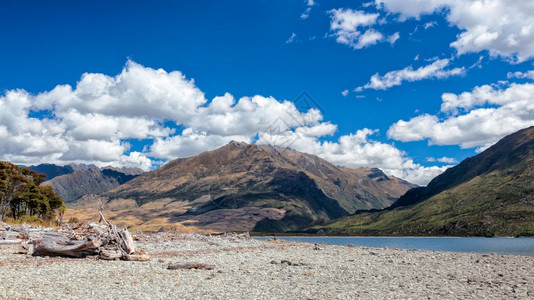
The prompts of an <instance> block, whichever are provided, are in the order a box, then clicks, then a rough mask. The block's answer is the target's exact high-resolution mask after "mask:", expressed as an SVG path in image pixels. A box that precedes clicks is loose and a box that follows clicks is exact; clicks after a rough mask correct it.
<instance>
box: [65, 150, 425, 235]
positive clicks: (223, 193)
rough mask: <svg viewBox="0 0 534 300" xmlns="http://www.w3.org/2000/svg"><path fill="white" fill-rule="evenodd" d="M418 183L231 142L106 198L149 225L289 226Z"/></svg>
mask: <svg viewBox="0 0 534 300" xmlns="http://www.w3.org/2000/svg"><path fill="white" fill-rule="evenodd" d="M58 178H59V177H58ZM412 187H415V185H413V184H411V183H409V182H406V181H404V180H401V179H399V178H395V177H393V176H387V175H385V174H384V173H383V172H382V171H380V170H379V169H374V168H359V169H350V168H346V167H340V166H335V165H332V164H331V163H329V162H327V161H325V160H323V159H321V158H319V157H317V156H314V155H311V154H306V153H301V152H298V151H295V150H292V149H289V148H280V147H277V146H268V145H251V144H246V143H239V142H231V143H229V144H227V145H226V146H223V147H221V148H219V149H216V150H214V151H207V152H203V153H201V154H199V155H196V156H193V157H189V158H180V159H176V160H173V161H170V162H168V163H166V164H165V165H164V166H162V167H160V168H158V169H156V170H154V171H151V172H146V173H143V174H141V175H139V176H138V177H136V178H134V179H132V180H130V181H128V182H126V183H124V184H122V185H120V186H117V187H115V188H114V189H111V190H109V191H107V192H104V193H100V196H99V197H103V198H102V199H104V201H105V202H106V207H108V208H109V210H110V211H109V215H110V219H111V220H115V221H116V222H117V223H118V224H124V225H129V226H133V227H135V228H139V229H143V230H158V229H161V228H167V227H168V228H170V227H173V226H178V225H179V226H183V227H188V228H195V229H198V230H206V231H216V232H224V231H250V230H254V231H262V232H284V231H289V230H300V229H303V228H305V227H307V226H310V225H312V224H316V223H323V222H327V221H330V220H334V219H337V218H340V217H342V216H346V215H349V214H351V213H354V212H355V211H357V210H362V209H379V208H385V207H388V206H390V205H391V204H392V203H394V202H395V201H396V200H397V199H398V197H400V196H401V195H403V194H404V193H405V192H406V191H407V190H409V189H410V188H412ZM87 197H89V198H91V197H93V198H94V197H96V196H87ZM87 197H86V198H87ZM81 203H83V201H77V203H76V205H78V206H79V205H80V204H81ZM121 222H122V223H121ZM173 224H174V225H173ZM177 224H178V225H177Z"/></svg>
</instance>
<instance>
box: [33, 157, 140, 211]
mask: <svg viewBox="0 0 534 300" xmlns="http://www.w3.org/2000/svg"><path fill="white" fill-rule="evenodd" d="M40 166H43V165H40ZM69 169H70V170H72V172H70V173H67V174H63V175H58V173H57V172H55V171H56V170H69ZM34 170H36V171H37V170H40V172H41V173H45V174H47V177H52V179H50V180H48V181H46V182H44V183H43V185H45V186H47V185H48V186H51V187H52V188H53V189H54V191H55V192H56V193H57V194H58V195H59V196H60V197H61V198H62V199H63V200H64V201H65V202H72V201H74V200H76V199H78V198H80V197H82V196H83V195H86V194H101V193H104V192H107V191H109V190H111V189H113V188H115V187H117V186H119V185H121V184H123V183H126V182H128V181H129V180H131V179H133V178H135V177H136V176H137V175H135V174H132V172H134V170H130V169H127V170H126V172H128V173H130V174H126V173H123V172H121V169H111V168H107V167H106V168H102V169H101V168H99V167H97V166H94V165H80V164H78V165H77V164H70V165H68V166H63V167H59V166H55V165H46V168H43V167H39V166H37V167H35V168H34ZM49 170H52V171H53V172H55V173H52V175H49V173H47V171H49ZM37 172H39V171H37ZM137 172H138V173H139V171H137ZM141 172H142V171H141Z"/></svg>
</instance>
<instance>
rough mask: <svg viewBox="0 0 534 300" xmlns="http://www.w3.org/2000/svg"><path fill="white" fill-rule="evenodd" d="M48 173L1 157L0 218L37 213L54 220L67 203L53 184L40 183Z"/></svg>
mask: <svg viewBox="0 0 534 300" xmlns="http://www.w3.org/2000/svg"><path fill="white" fill-rule="evenodd" d="M45 177H46V175H45V174H38V173H37V172H35V171H33V170H30V169H28V168H24V167H20V166H17V165H14V164H12V163H10V162H7V161H0V220H4V219H5V218H12V219H14V220H19V219H24V218H27V217H30V218H31V217H34V218H35V217H36V218H39V219H40V220H44V221H50V220H53V219H54V218H55V216H56V214H57V213H59V214H60V215H61V214H62V213H63V212H64V211H65V209H66V206H65V203H64V202H63V199H61V198H60V197H59V196H58V195H56V193H55V192H54V190H53V189H52V187H51V186H40V184H41V183H43V182H44V179H45Z"/></svg>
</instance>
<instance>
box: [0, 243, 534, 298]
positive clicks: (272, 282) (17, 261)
mask: <svg viewBox="0 0 534 300" xmlns="http://www.w3.org/2000/svg"><path fill="white" fill-rule="evenodd" d="M137 239H138V240H137V241H136V244H137V246H138V247H140V248H142V249H145V250H147V251H148V253H149V255H150V256H151V259H150V260H149V261H146V262H130V261H102V260H97V259H94V258H91V257H89V258H84V259H71V258H62V257H33V256H27V255H21V254H13V252H14V250H15V249H16V248H15V247H13V246H2V247H0V282H2V283H8V284H2V285H1V286H0V298H8V299H9V298H15V299H28V298H29V299H50V298H63V299H78V298H83V299H177V298H180V299H236V298H237V299H336V298H337V299H354V298H359V299H377V298H379V299H383V298H388V299H406V298H417V299H420V298H428V297H429V298H440V299H481V298H484V299H512V298H514V297H518V298H528V297H530V298H532V297H534V278H532V276H531V274H532V270H533V269H534V257H528V256H513V255H510V256H509V255H496V254H476V253H457V252H439V251H423V250H402V249H391V248H373V247H359V246H354V247H348V246H337V245H323V244H321V245H320V247H314V245H313V244H308V243H300V242H286V241H281V240H278V241H262V240H257V239H254V238H248V237H246V236H245V235H238V234H229V235H219V236H204V235H199V234H176V233H154V234H143V235H139V236H137ZM174 263H197V264H207V265H211V266H213V269H211V270H208V269H198V270H197V269H191V270H169V269H168V266H169V265H171V264H174Z"/></svg>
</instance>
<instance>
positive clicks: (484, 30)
mask: <svg viewBox="0 0 534 300" xmlns="http://www.w3.org/2000/svg"><path fill="white" fill-rule="evenodd" d="M375 3H376V5H377V6H379V7H382V8H384V9H385V10H386V11H388V12H391V13H398V14H399V15H400V17H399V20H400V21H404V20H406V19H408V18H416V19H419V18H420V17H421V16H423V15H428V14H433V13H436V12H440V13H444V14H445V15H446V18H447V21H448V22H449V24H451V25H455V26H457V27H458V28H459V29H460V30H462V32H461V33H460V34H459V35H458V38H457V40H456V41H454V42H452V43H451V47H454V48H455V49H456V50H457V52H458V54H460V55H462V54H464V53H470V52H475V53H477V52H480V51H483V50H488V51H489V53H490V55H492V56H501V57H505V58H507V59H509V60H510V61H513V62H522V61H525V60H527V59H530V58H532V57H534V1H529V0H522V1H507V0H471V1H460V0H426V1H425V0H375Z"/></svg>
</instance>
